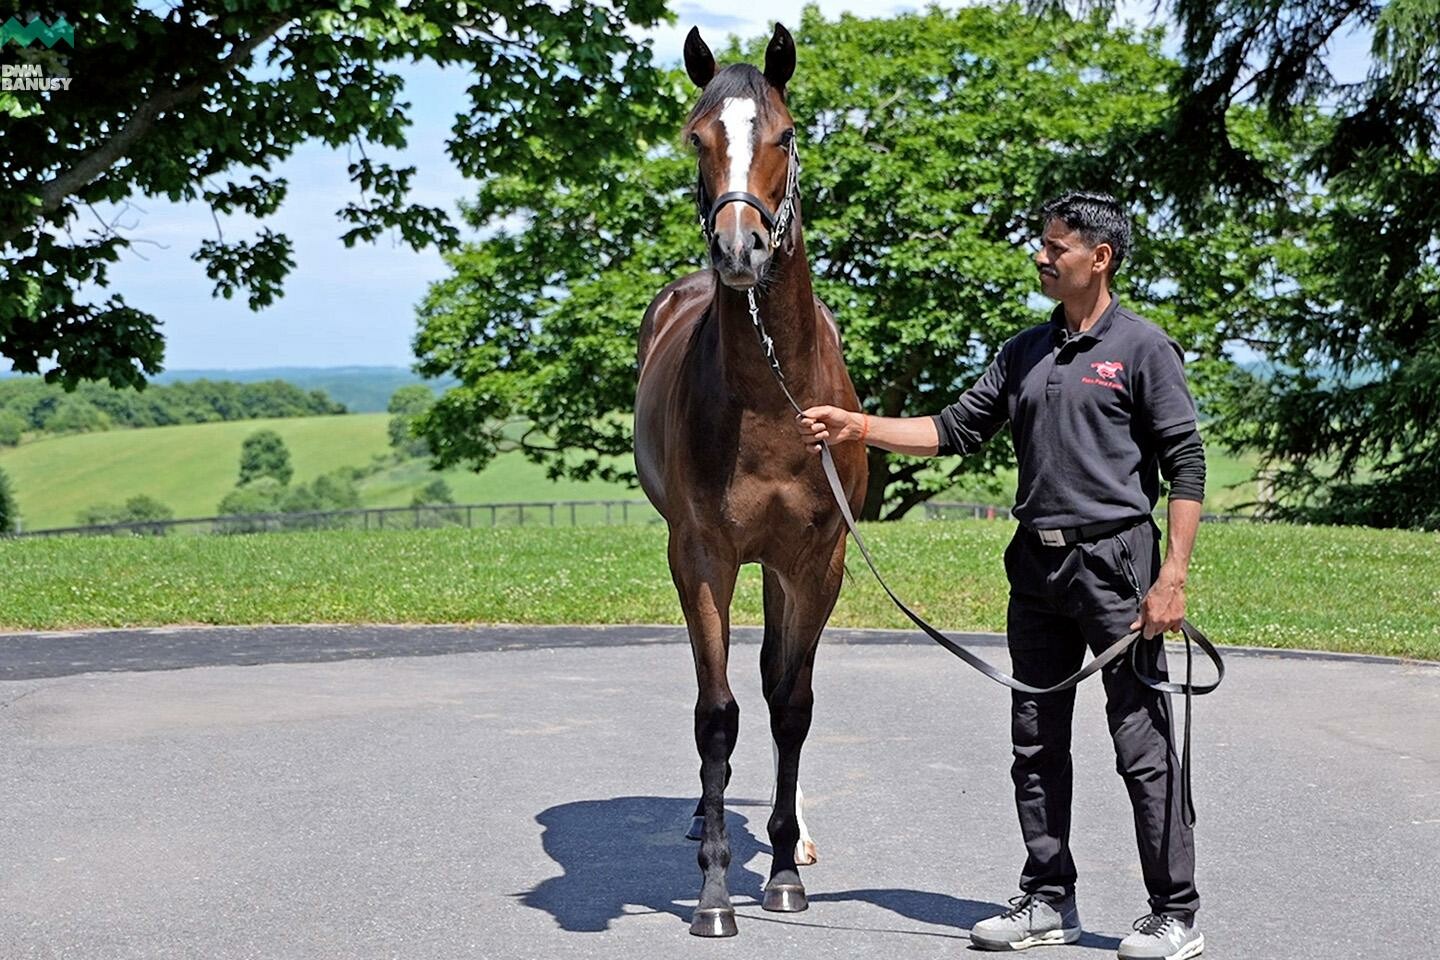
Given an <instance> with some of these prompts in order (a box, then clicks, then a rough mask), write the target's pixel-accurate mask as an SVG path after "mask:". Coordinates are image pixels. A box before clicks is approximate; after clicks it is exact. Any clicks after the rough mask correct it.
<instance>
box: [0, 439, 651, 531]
mask: <svg viewBox="0 0 1440 960" xmlns="http://www.w3.org/2000/svg"><path fill="white" fill-rule="evenodd" d="M389 422H390V416H389V414H384V413H373V414H351V415H348V416H336V417H294V418H287V419H278V420H242V421H232V422H228V423H197V424H185V425H181V426H174V427H150V428H146V429H142V430H109V431H106V432H103V433H85V434H75V435H70V436H63V437H44V438H42V439H39V440H34V441H30V442H27V443H24V444H22V445H20V446H19V447H16V448H14V449H10V450H0V470H4V471H5V472H6V473H7V474H9V476H10V480H11V483H12V484H13V485H14V488H15V498H16V501H17V502H18V503H19V504H20V510H21V515H22V517H23V519H24V524H25V528H26V529H27V530H41V529H45V528H48V527H68V526H72V525H74V523H75V517H76V514H78V513H79V512H80V511H81V510H83V509H85V508H86V507H91V506H94V505H96V504H100V503H123V502H124V501H125V500H127V499H129V498H130V497H133V496H135V495H137V494H142V493H143V494H149V495H150V496H152V497H155V498H156V499H157V500H159V501H160V502H161V503H164V504H166V505H167V506H169V507H170V508H171V509H172V510H174V511H175V516H176V517H179V518H183V517H208V516H211V515H213V514H214V513H215V507H216V505H217V504H218V503H219V502H220V498H221V497H223V496H225V494H227V493H229V492H230V490H232V489H234V487H235V480H236V478H237V475H238V473H239V467H240V446H241V444H243V443H244V441H245V438H246V437H248V436H250V434H252V433H254V432H255V431H256V430H274V431H275V432H276V433H278V434H280V436H281V437H282V438H283V439H284V441H285V445H286V447H288V448H289V450H290V457H291V463H292V465H293V466H294V468H295V476H294V478H293V479H292V481H291V482H292V483H303V482H307V481H310V480H313V479H314V478H315V477H317V476H319V475H321V474H322V473H328V472H329V471H331V470H334V469H336V468H338V467H344V466H354V467H363V466H367V465H368V464H369V463H370V461H371V458H372V457H373V456H375V455H376V454H387V453H389V451H390V446H389V441H388V439H387V436H386V432H385V428H386V425H387V424H388V423H389ZM437 475H438V476H441V477H444V478H445V481H446V482H447V483H448V484H450V488H451V490H452V491H453V492H454V495H455V499H456V500H457V501H458V502H460V503H467V502H468V503H480V502H489V501H502V500H503V501H510V500H569V499H603V498H626V499H628V498H631V497H639V496H640V493H639V492H638V491H632V490H629V489H627V488H625V487H623V486H621V485H618V484H610V483H605V482H603V481H599V480H595V481H585V482H580V481H560V482H555V481H551V480H548V479H547V478H546V477H545V470H544V468H543V467H539V466H537V465H535V464H533V463H530V462H529V461H527V460H525V459H524V457H522V456H521V455H520V454H518V453H506V454H502V455H500V456H499V457H497V458H496V459H495V461H494V462H493V463H492V464H491V465H490V468H489V469H487V470H486V471H485V472H484V473H480V474H476V473H473V472H471V471H469V470H465V469H455V470H446V471H444V472H442V473H439V474H436V473H434V472H432V471H430V470H429V469H428V468H427V466H426V463H425V461H423V460H416V461H407V462H405V463H401V464H397V465H395V466H392V467H389V468H387V469H385V470H383V471H381V472H380V473H377V474H375V475H373V476H370V477H366V478H365V479H364V480H363V481H361V483H360V496H361V500H362V501H363V503H364V505H365V506H367V507H391V506H408V505H409V503H410V498H411V497H412V496H413V495H414V494H415V491H417V490H418V489H420V488H421V487H423V486H424V485H425V484H426V483H428V482H430V481H431V480H433V479H435V477H436V476H437Z"/></svg>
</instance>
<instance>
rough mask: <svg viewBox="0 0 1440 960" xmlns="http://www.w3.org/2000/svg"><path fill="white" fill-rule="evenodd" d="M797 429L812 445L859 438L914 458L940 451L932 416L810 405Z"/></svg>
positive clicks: (937, 431) (937, 433)
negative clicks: (889, 414)
mask: <svg viewBox="0 0 1440 960" xmlns="http://www.w3.org/2000/svg"><path fill="white" fill-rule="evenodd" d="M800 432H801V433H802V434H803V435H804V436H805V438H806V439H807V440H809V441H810V442H812V443H814V444H816V446H817V448H818V446H819V444H820V443H821V442H822V441H824V442H826V443H844V442H845V441H847V440H861V441H863V442H865V443H868V444H871V445H872V446H876V447H880V448H882V449H885V450H890V451H893V452H895V453H908V454H910V455H911V456H916V457H933V456H935V454H936V453H937V452H939V450H940V431H939V430H937V429H936V428H935V418H934V417H872V416H870V415H868V414H864V413H856V412H855V411H853V410H842V409H841V408H839V407H831V406H819V407H811V408H810V409H808V410H806V411H805V412H804V413H803V414H802V415H801V416H800Z"/></svg>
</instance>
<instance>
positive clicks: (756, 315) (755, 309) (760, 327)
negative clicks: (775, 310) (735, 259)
mask: <svg viewBox="0 0 1440 960" xmlns="http://www.w3.org/2000/svg"><path fill="white" fill-rule="evenodd" d="M745 300H746V302H747V303H748V304H749V306H750V323H751V324H752V325H754V327H755V335H756V336H758V337H759V338H760V349H761V350H763V351H765V359H766V360H768V361H770V372H771V373H773V374H775V382H776V383H778V384H780V390H781V391H782V392H783V393H784V394H785V399H786V400H789V401H790V406H792V407H794V408H795V412H796V413H804V412H805V411H804V409H803V408H802V407H801V406H800V404H798V403H796V402H795V398H794V397H792V396H791V395H790V388H789V387H787V386H786V385H785V374H784V372H783V371H782V370H781V369H780V360H779V358H777V357H776V356H775V341H774V340H773V339H772V338H771V336H770V334H769V333H767V332H766V330H765V321H764V320H761V319H760V306H759V305H758V304H757V303H756V302H755V288H754V287H751V288H750V289H749V290H746V291H745Z"/></svg>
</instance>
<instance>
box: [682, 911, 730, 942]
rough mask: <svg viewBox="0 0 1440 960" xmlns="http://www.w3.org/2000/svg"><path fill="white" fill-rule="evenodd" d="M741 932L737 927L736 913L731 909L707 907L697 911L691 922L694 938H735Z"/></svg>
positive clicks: (691, 933)
mask: <svg viewBox="0 0 1440 960" xmlns="http://www.w3.org/2000/svg"><path fill="white" fill-rule="evenodd" d="M739 932H740V931H739V930H738V929H736V927H735V911H734V910H732V909H730V908H729V907H706V908H705V909H704V910H696V911H695V918H694V919H693V920H691V921H690V935H691V936H694V937H733V936H735V934H737V933H739Z"/></svg>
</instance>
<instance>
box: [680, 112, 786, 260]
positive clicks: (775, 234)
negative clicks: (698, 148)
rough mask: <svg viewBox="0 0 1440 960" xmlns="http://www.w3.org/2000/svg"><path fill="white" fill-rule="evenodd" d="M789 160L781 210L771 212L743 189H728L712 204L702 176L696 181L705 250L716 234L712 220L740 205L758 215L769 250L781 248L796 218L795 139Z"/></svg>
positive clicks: (697, 203)
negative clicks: (768, 242)
mask: <svg viewBox="0 0 1440 960" xmlns="http://www.w3.org/2000/svg"><path fill="white" fill-rule="evenodd" d="M789 154H790V156H789V159H788V161H787V162H786V169H785V196H784V198H783V199H782V200H781V201H780V207H779V209H777V210H776V211H775V212H774V213H771V212H770V208H769V207H767V206H766V205H765V201H764V200H761V199H760V198H759V197H757V196H755V194H753V193H747V192H746V191H744V190H731V191H730V192H729V193H722V194H720V196H718V197H716V198H715V200H714V202H713V203H711V202H707V201H708V194H707V193H706V192H705V177H704V175H703V174H702V175H700V176H699V177H697V178H696V181H695V209H696V210H697V211H698V213H699V216H700V230H701V232H703V233H704V234H705V245H706V246H707V247H708V246H709V245H710V242H711V241H712V240H713V239H714V235H715V221H716V220H717V219H718V218H719V216H720V211H721V210H723V209H724V208H725V207H728V206H729V205H730V204H732V203H743V204H745V205H746V206H749V207H753V208H754V209H755V212H756V213H758V214H759V215H760V222H761V223H763V224H765V230H766V232H767V233H769V234H770V249H771V250H774V249H775V248H776V247H778V246H780V240H781V238H782V237H784V236H785V231H786V230H787V229H788V228H789V226H790V221H791V220H793V219H794V218H795V192H796V189H797V187H798V185H799V182H800V154H799V151H798V150H797V149H796V146H795V137H794V136H793V135H792V136H791V137H790V147H789Z"/></svg>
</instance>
